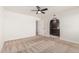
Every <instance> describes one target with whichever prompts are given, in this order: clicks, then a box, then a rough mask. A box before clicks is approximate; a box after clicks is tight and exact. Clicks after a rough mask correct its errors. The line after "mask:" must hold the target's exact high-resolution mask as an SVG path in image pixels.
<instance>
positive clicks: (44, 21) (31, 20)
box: [0, 6, 79, 53]
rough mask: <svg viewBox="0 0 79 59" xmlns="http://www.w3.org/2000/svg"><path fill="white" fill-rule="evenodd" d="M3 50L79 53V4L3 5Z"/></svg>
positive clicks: (0, 49) (0, 30)
mask: <svg viewBox="0 0 79 59" xmlns="http://www.w3.org/2000/svg"><path fill="white" fill-rule="evenodd" d="M0 52H1V53H79V7H78V6H0Z"/></svg>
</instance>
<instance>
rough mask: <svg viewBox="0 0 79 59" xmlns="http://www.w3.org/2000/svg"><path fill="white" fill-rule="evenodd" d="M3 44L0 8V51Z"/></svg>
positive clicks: (1, 9)
mask: <svg viewBox="0 0 79 59" xmlns="http://www.w3.org/2000/svg"><path fill="white" fill-rule="evenodd" d="M3 43H4V39H3V8H2V7H0V50H1V48H2V45H3Z"/></svg>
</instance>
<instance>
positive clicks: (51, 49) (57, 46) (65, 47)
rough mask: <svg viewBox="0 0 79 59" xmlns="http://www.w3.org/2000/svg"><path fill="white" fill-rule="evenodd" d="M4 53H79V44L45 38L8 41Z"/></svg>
mask: <svg viewBox="0 0 79 59" xmlns="http://www.w3.org/2000/svg"><path fill="white" fill-rule="evenodd" d="M1 52H2V53H76V52H77V53H78V52H79V44H75V43H71V42H67V41H63V40H60V39H59V38H51V37H45V36H34V37H30V38H22V39H17V40H11V41H6V42H5V43H4V45H3V48H2V51H1Z"/></svg>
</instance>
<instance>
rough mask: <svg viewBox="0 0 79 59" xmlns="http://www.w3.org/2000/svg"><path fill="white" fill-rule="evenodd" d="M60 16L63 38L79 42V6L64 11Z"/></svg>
mask: <svg viewBox="0 0 79 59" xmlns="http://www.w3.org/2000/svg"><path fill="white" fill-rule="evenodd" d="M60 18H61V20H60V28H61V37H62V38H63V40H67V41H71V42H75V43H79V8H75V9H70V10H68V11H65V12H62V13H61V14H60Z"/></svg>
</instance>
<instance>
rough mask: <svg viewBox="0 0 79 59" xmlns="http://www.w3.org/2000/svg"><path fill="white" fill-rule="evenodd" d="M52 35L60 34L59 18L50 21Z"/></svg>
mask: <svg viewBox="0 0 79 59" xmlns="http://www.w3.org/2000/svg"><path fill="white" fill-rule="evenodd" d="M50 35H54V36H60V28H59V19H52V20H51V21H50Z"/></svg>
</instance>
